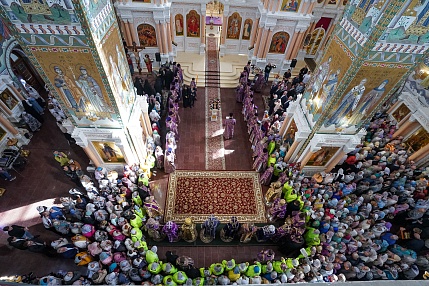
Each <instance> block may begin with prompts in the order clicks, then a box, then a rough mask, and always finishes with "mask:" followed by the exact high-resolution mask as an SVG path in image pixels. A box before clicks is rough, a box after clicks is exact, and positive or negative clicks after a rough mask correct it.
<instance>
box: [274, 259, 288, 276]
mask: <svg viewBox="0 0 429 286" xmlns="http://www.w3.org/2000/svg"><path fill="white" fill-rule="evenodd" d="M282 264H284V265H286V261H285V259H284V258H282V260H280V261H278V260H276V261H273V268H274V271H275V272H277V274H282V273H283V272H284V271H283V269H282Z"/></svg>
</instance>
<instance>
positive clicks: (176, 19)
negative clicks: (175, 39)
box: [174, 14, 183, 36]
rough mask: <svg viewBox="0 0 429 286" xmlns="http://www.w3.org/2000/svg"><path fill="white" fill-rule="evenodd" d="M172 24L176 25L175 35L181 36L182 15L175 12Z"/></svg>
mask: <svg viewBox="0 0 429 286" xmlns="http://www.w3.org/2000/svg"><path fill="white" fill-rule="evenodd" d="M174 25H175V26H176V36H183V15H182V14H177V15H176V16H175V17H174Z"/></svg>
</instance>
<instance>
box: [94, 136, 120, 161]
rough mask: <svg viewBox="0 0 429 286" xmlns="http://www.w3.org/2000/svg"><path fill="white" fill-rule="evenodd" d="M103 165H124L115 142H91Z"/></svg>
mask: <svg viewBox="0 0 429 286" xmlns="http://www.w3.org/2000/svg"><path fill="white" fill-rule="evenodd" d="M91 143H92V145H93V146H94V148H95V150H97V153H98V155H100V157H101V159H102V160H103V162H104V163H124V162H125V159H124V155H123V154H122V151H121V149H119V147H118V146H117V145H116V144H115V142H101V141H91Z"/></svg>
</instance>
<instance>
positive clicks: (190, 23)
mask: <svg viewBox="0 0 429 286" xmlns="http://www.w3.org/2000/svg"><path fill="white" fill-rule="evenodd" d="M200 18H201V17H200V15H199V14H198V13H197V11H195V10H191V11H189V13H188V14H187V15H186V31H187V33H186V36H188V37H196V38H199V37H200V32H201V31H200V29H201V28H200Z"/></svg>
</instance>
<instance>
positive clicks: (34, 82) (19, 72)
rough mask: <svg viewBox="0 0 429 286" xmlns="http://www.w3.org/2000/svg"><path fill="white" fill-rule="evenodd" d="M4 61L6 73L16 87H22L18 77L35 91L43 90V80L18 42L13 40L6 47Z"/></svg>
mask: <svg viewBox="0 0 429 286" xmlns="http://www.w3.org/2000/svg"><path fill="white" fill-rule="evenodd" d="M5 63H6V69H7V71H8V73H9V75H10V77H11V78H12V80H13V82H14V84H15V85H16V86H17V87H20V88H21V89H23V86H22V84H21V82H20V79H24V80H25V81H26V82H27V83H28V84H30V85H31V86H32V87H33V88H34V89H36V90H37V91H42V90H43V88H44V86H45V82H44V81H43V79H42V78H41V76H40V75H39V73H38V72H37V70H36V68H35V67H34V66H33V64H32V63H31V61H30V59H29V58H28V57H27V55H26V54H25V53H24V51H23V50H22V48H21V46H19V44H18V42H16V41H14V42H12V43H11V44H10V45H9V46H8V47H7V48H6V54H5Z"/></svg>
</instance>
